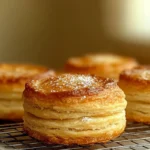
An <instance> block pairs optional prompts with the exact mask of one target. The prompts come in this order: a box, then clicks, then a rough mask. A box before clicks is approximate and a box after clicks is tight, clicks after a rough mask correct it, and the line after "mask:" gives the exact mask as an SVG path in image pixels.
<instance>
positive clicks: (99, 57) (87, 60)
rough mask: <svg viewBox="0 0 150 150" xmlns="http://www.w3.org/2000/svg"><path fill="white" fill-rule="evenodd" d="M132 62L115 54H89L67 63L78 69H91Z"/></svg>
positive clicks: (71, 59)
mask: <svg viewBox="0 0 150 150" xmlns="http://www.w3.org/2000/svg"><path fill="white" fill-rule="evenodd" d="M130 60H132V59H130V58H126V57H121V56H118V55H113V54H89V55H85V56H83V57H75V58H70V59H69V60H68V62H67V63H69V64H72V65H75V66H78V67H79V66H81V67H89V66H94V65H100V64H112V65H113V64H120V63H122V62H125V61H130Z"/></svg>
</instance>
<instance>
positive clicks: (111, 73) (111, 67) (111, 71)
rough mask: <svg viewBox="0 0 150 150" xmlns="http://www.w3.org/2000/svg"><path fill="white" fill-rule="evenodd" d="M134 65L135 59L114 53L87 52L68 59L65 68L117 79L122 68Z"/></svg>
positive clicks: (72, 71)
mask: <svg viewBox="0 0 150 150" xmlns="http://www.w3.org/2000/svg"><path fill="white" fill-rule="evenodd" d="M135 66H137V61H136V60H135V59H133V58H129V57H124V56H119V55H115V54H88V55H85V56H82V57H73V58H70V59H68V61H67V62H66V65H65V70H66V72H71V73H90V74H96V75H99V76H102V77H108V78H113V79H118V78H119V74H120V73H121V72H122V71H123V70H125V69H131V68H133V67H135Z"/></svg>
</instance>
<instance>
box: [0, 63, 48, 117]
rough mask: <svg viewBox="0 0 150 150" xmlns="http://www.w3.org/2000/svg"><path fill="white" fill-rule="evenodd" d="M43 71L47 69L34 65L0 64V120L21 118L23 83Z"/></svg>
mask: <svg viewBox="0 0 150 150" xmlns="http://www.w3.org/2000/svg"><path fill="white" fill-rule="evenodd" d="M45 71H47V68H45V67H40V66H34V65H24V64H0V119H4V120H18V119H21V118H22V116H23V106H22V105H23V101H22V92H23V90H24V87H25V82H26V81H27V80H28V79H30V78H32V77H34V76H35V75H37V74H40V73H43V72H45Z"/></svg>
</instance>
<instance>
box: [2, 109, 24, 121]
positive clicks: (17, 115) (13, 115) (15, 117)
mask: <svg viewBox="0 0 150 150" xmlns="http://www.w3.org/2000/svg"><path fill="white" fill-rule="evenodd" d="M23 114H24V113H23V110H22V111H12V112H10V113H8V114H0V119H1V120H10V121H22V117H23Z"/></svg>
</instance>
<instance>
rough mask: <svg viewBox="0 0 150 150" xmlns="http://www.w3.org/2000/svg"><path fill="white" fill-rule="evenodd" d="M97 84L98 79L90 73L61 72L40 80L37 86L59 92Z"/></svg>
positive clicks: (44, 89)
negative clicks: (61, 73)
mask: <svg viewBox="0 0 150 150" xmlns="http://www.w3.org/2000/svg"><path fill="white" fill-rule="evenodd" d="M99 85H100V81H99V80H98V79H97V78H96V77H93V76H90V75H78V74H76V75H75V74H74V75H72V74H63V75H60V76H56V77H51V78H49V79H47V80H45V81H44V82H41V83H40V85H39V84H38V87H39V88H40V89H41V90H43V91H46V92H59V91H69V90H78V89H81V88H92V87H97V86H99ZM36 86H37V85H36ZM84 98H85V97H83V99H84Z"/></svg>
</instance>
